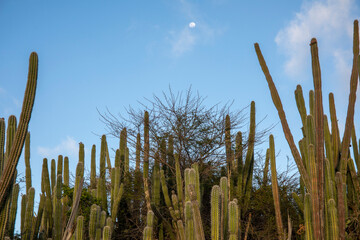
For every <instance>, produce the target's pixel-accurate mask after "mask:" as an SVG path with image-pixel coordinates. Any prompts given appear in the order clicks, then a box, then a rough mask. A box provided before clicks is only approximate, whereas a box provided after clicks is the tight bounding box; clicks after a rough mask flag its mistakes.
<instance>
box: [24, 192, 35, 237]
mask: <svg viewBox="0 0 360 240" xmlns="http://www.w3.org/2000/svg"><path fill="white" fill-rule="evenodd" d="M34 195H35V189H34V188H33V187H31V188H29V191H28V193H27V197H26V210H25V216H24V217H25V218H24V229H23V232H22V233H21V235H22V239H25V240H30V239H31V229H32V224H33V213H34Z"/></svg>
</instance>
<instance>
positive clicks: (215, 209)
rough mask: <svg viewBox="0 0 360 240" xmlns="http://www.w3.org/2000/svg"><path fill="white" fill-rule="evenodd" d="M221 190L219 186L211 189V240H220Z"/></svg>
mask: <svg viewBox="0 0 360 240" xmlns="http://www.w3.org/2000/svg"><path fill="white" fill-rule="evenodd" d="M221 199H222V197H221V190H220V187H219V186H218V185H214V186H213V187H212V189H211V239H212V240H219V239H220V224H221V223H220V218H221V211H220V204H221Z"/></svg>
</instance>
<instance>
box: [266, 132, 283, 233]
mask: <svg viewBox="0 0 360 240" xmlns="http://www.w3.org/2000/svg"><path fill="white" fill-rule="evenodd" d="M269 145H270V148H269V149H270V151H269V152H270V165H271V186H272V193H273V198H274V207H275V217H276V227H277V233H278V237H279V239H283V237H284V236H283V234H284V227H283V223H282V219H281V212H280V195H279V187H278V182H277V174H276V160H275V144H274V137H273V135H270V137H269Z"/></svg>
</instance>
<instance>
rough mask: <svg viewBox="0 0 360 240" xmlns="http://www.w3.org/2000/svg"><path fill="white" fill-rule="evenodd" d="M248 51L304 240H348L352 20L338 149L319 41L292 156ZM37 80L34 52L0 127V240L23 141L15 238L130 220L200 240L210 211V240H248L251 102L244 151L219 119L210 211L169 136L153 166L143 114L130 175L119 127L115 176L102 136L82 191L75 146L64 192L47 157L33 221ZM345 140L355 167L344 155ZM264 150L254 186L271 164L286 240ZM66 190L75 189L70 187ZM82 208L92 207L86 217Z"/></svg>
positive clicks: (352, 199) (193, 171)
mask: <svg viewBox="0 0 360 240" xmlns="http://www.w3.org/2000/svg"><path fill="white" fill-rule="evenodd" d="M255 49H256V53H257V55H258V58H259V62H260V65H261V67H262V69H263V71H264V74H265V76H266V79H267V81H268V84H269V88H270V92H271V95H272V98H273V102H274V105H275V107H276V108H277V110H278V113H279V117H280V120H281V124H282V126H283V130H284V133H285V137H286V139H287V141H288V143H289V146H290V149H291V152H292V154H293V157H294V159H295V162H296V164H297V167H298V169H299V172H300V176H301V179H300V191H299V193H300V194H298V193H293V198H294V202H295V203H296V204H297V207H298V209H299V212H300V213H301V216H300V217H301V219H302V221H303V223H304V225H305V239H345V238H346V237H348V238H350V237H351V236H347V235H346V234H347V227H349V225H351V222H352V221H354V222H356V221H357V217H358V215H359V204H360V196H359V192H360V183H359V179H358V171H357V170H356V169H359V168H360V156H359V151H360V150H359V149H358V144H357V139H356V134H355V127H354V122H353V116H354V104H355V94H356V88H357V79H358V74H359V73H358V68H359V65H360V59H359V57H358V55H359V32H358V22H357V21H355V24H354V47H353V52H354V60H353V70H352V75H351V83H350V85H351V86H350V97H349V107H348V114H347V119H346V125H345V131H344V136H343V138H342V140H340V134H339V127H338V123H337V117H336V110H335V103H334V96H333V94H330V95H329V107H330V120H331V126H330V127H329V124H328V119H327V116H326V115H324V111H323V106H322V91H321V75H320V65H319V59H318V52H317V51H318V50H317V42H316V40H315V39H313V40H312V41H311V56H312V66H313V78H314V91H310V94H309V106H310V111H309V113H307V110H306V107H305V101H304V97H303V93H302V89H301V86H297V89H296V91H295V99H296V103H297V107H298V110H299V113H300V117H301V120H302V124H303V126H302V133H303V138H302V139H301V140H300V141H299V149H298V148H297V147H296V145H295V143H294V140H293V136H292V134H291V132H290V129H289V126H288V124H287V120H286V117H285V113H284V110H283V108H282V103H281V101H280V97H279V95H278V93H277V90H276V88H275V85H274V83H273V81H272V78H271V76H270V73H269V71H268V69H267V66H266V63H265V60H264V58H263V56H262V54H261V51H260V48H259V46H258V44H255ZM36 77H37V55H36V54H35V53H32V54H31V56H30V67H29V78H28V85H27V89H26V93H25V99H24V106H23V110H22V114H21V117H20V122H19V126H17V124H16V118H15V117H14V116H10V117H9V120H8V126H7V129H6V127H5V120H4V119H0V177H1V180H0V203H1V205H0V239H11V238H13V237H14V224H15V216H16V212H17V200H18V195H19V185H18V184H16V183H15V180H16V165H17V163H18V159H19V157H20V153H21V150H22V145H23V144H24V142H25V152H24V159H25V183H26V188H25V191H26V194H24V195H22V198H21V219H20V232H21V238H22V239H29V240H30V239H54V240H56V239H58V240H60V239H67V240H69V239H74V240H75V239H76V240H80V239H88V238H89V239H91V240H101V239H103V240H108V239H111V236H112V235H113V233H114V232H115V231H117V230H119V229H120V228H121V224H123V221H124V219H123V217H124V215H126V216H127V215H130V216H131V217H132V220H133V221H132V222H131V223H130V224H133V226H136V227H137V228H139V227H138V226H140V227H141V228H142V227H144V229H143V232H142V235H143V239H159V240H161V239H177V240H191V239H194V240H195V239H199V240H202V239H205V235H206V232H205V228H206V227H207V226H205V224H206V223H205V222H207V221H206V220H207V219H203V218H202V215H204V212H206V211H207V212H210V217H211V220H210V226H209V230H210V233H209V234H208V235H209V236H211V239H214V240H215V239H230V240H237V239H247V236H248V231H249V228H250V222H251V216H252V215H251V211H249V210H251V209H250V205H251V200H250V199H251V193H252V191H253V169H254V161H255V160H254V145H255V126H256V124H255V103H254V102H251V105H250V127H249V136H248V140H247V142H246V147H244V145H245V144H243V138H242V133H241V132H238V133H237V134H236V135H235V136H232V134H231V126H230V117H229V116H226V118H225V154H226V173H225V174H224V175H226V176H221V177H219V178H220V179H219V185H214V186H212V188H211V197H210V206H211V207H210V209H205V210H204V209H203V206H204V196H205V195H204V194H203V191H204V187H203V186H202V185H201V181H202V180H201V179H202V176H201V171H200V169H202V167H203V166H202V165H201V164H202V163H200V162H199V163H193V164H191V168H190V164H189V165H188V166H185V165H181V164H180V163H181V162H182V161H181V160H182V159H181V158H182V155H181V154H182V153H174V142H173V141H174V140H173V137H172V136H166V137H165V136H164V138H163V139H161V141H158V142H159V143H160V144H159V146H152V149H155V150H154V151H153V154H152V157H150V155H151V154H150V139H149V113H148V112H145V113H144V123H143V124H144V134H143V143H144V145H143V147H142V145H141V135H140V133H138V135H137V139H136V140H137V141H136V149H134V150H135V171H134V174H133V175H132V173H131V171H130V168H131V166H130V161H129V159H130V156H129V148H128V145H127V144H128V143H127V130H126V128H124V129H122V131H121V133H120V136H119V138H120V143H119V147H118V148H117V149H116V150H115V158H114V167H112V164H111V159H110V154H109V147H108V144H107V140H106V136H105V135H103V136H102V137H101V145H100V154H99V156H100V157H99V173H98V174H97V173H96V165H97V164H96V146H95V145H93V146H92V149H91V156H90V157H91V163H90V166H91V169H90V181H89V184H88V186H87V187H86V188H85V189H84V191H83V183H84V178H85V176H84V172H85V165H86V164H85V146H84V144H82V143H80V144H79V159H78V163H77V167H76V172H75V178H74V183H73V184H70V179H69V176H70V174H69V158H68V157H63V156H62V155H59V156H58V159H57V161H56V160H55V159H52V160H51V161H50V162H48V160H47V159H46V158H45V159H43V165H42V179H41V194H40V202H39V206H38V209H37V212H36V213H34V211H35V209H34V206H35V205H36V204H35V189H34V188H33V187H32V184H31V182H32V180H31V163H30V134H29V133H28V132H27V125H28V122H29V119H30V114H31V109H32V105H33V101H34V96H35V88H36ZM5 132H6V134H5ZM5 139H6V141H5ZM350 140H352V146H353V152H354V160H355V163H354V161H353V159H352V158H351V157H350V155H349V154H350V153H349V152H350V151H349V146H350ZM233 142H234V144H233ZM5 143H6V145H5ZM269 145H270V146H269V149H267V152H266V157H265V167H264V169H263V179H262V183H261V186H260V187H266V184H267V182H268V172H269V168H268V166H269V165H270V168H271V186H272V195H273V201H274V209H275V211H274V216H275V223H276V228H277V237H278V238H279V239H285V238H288V239H290V238H291V236H292V235H291V234H292V227H291V220H290V218H289V217H288V224H287V225H288V230H287V233H286V230H285V227H284V224H283V219H282V215H281V211H280V209H281V208H280V198H281V197H282V196H280V190H279V186H278V179H277V173H276V160H275V143H274V138H273V136H272V135H270V138H269ZM359 145H360V144H359ZM245 150H246V151H245ZM245 152H246V153H245ZM244 155H245V157H243V156H244ZM141 159H143V161H142V168H141V166H140V165H141V164H140V163H141ZM48 164H50V169H49V167H48ZM355 165H356V168H355ZM70 185H73V188H71V186H70ZM211 185H212V184H211ZM135 195H137V197H136V198H135V197H134V196H135ZM143 197H144V198H143ZM87 204H90V205H89V207H88V208H87V209H86V205H87ZM90 206H91V207H90ZM164 210H165V211H164ZM146 213H147V214H146ZM354 219H355V220H354ZM246 221H247V224H246V226H243V225H242V222H246ZM130 224H129V225H130ZM244 225H245V224H244ZM355 226H356V225H355ZM350 227H351V226H350ZM134 228H135V227H134ZM137 230H138V231H139V229H137ZM140 231H141V230H140ZM357 231H358V232H359V230H357ZM124 232H125V231H124Z"/></svg>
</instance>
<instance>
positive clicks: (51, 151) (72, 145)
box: [37, 136, 79, 158]
mask: <svg viewBox="0 0 360 240" xmlns="http://www.w3.org/2000/svg"><path fill="white" fill-rule="evenodd" d="M78 149H79V144H78V143H77V142H76V141H75V140H74V138H72V137H69V136H68V137H66V139H65V140H63V141H61V143H59V144H58V145H56V146H55V147H41V146H40V147H38V148H37V151H38V153H39V155H40V156H41V157H44V158H45V157H46V158H56V157H57V156H58V155H60V154H61V155H64V156H69V157H70V156H72V157H75V156H76V154H77V153H78V151H79V150H78Z"/></svg>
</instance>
